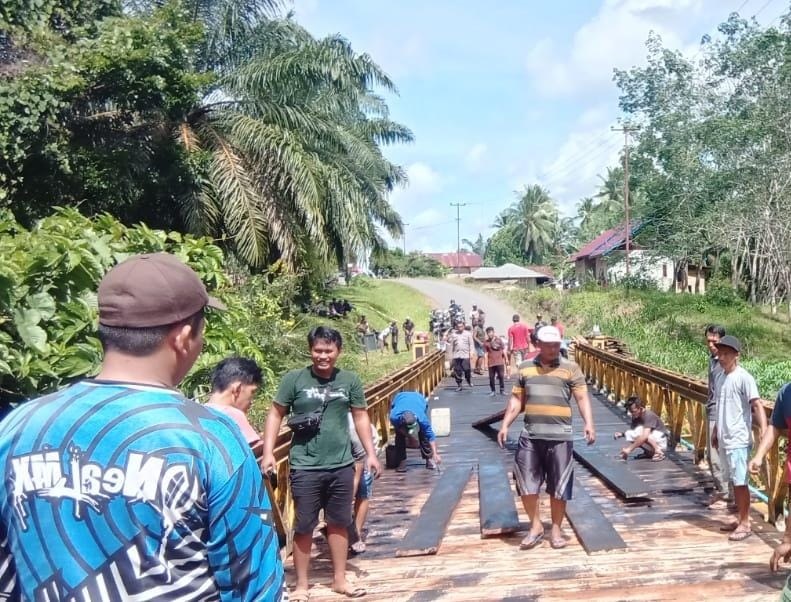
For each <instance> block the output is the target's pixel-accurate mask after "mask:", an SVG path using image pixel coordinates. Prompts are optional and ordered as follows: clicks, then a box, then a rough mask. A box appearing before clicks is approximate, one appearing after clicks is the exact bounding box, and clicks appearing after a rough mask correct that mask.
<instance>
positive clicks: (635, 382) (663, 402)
mask: <svg viewBox="0 0 791 602" xmlns="http://www.w3.org/2000/svg"><path fill="white" fill-rule="evenodd" d="M574 353H575V358H576V361H577V363H578V364H579V365H580V368H581V369H582V371H583V373H584V374H585V375H586V376H587V377H588V379H589V380H590V381H591V382H592V383H593V385H594V386H595V387H597V388H598V389H599V390H601V391H603V392H604V393H606V394H607V395H608V396H611V397H612V399H613V401H615V402H618V401H622V400H624V399H626V398H627V397H629V396H631V395H638V396H640V398H641V399H642V400H643V401H644V402H646V404H647V405H648V407H649V408H650V409H651V410H652V411H653V412H654V413H656V414H657V415H659V416H661V417H662V419H663V420H664V422H665V425H666V426H667V427H668V430H669V431H670V432H671V433H672V435H673V438H674V439H675V440H676V441H681V439H682V438H683V439H685V440H687V441H689V443H690V444H691V446H692V448H693V450H694V454H695V461H696V462H699V461H700V460H701V459H702V458H703V457H704V456H705V453H706V435H707V429H708V417H707V415H706V398H707V396H708V386H707V384H706V382H704V381H702V380H698V379H695V378H691V377H688V376H684V375H682V374H678V373H677V372H671V371H670V370H665V369H663V368H657V367H656V366H652V365H650V364H646V363H643V362H640V361H637V360H635V359H632V358H628V357H624V356H623V355H619V354H616V353H611V352H609V351H605V350H604V349H601V348H600V347H598V346H595V345H591V344H589V343H588V342H586V341H584V340H581V339H580V340H577V341H576V342H575V351H574ZM761 401H762V403H763V405H764V411H765V412H766V414H767V420H769V417H770V415H771V413H772V408H773V406H774V404H773V403H772V402H770V401H766V400H761ZM758 436H759V435H758V429H757V428H756V427H755V426H754V427H753V437H754V440H755V442H756V446H757V443H758ZM784 447H785V437H781V440H778V441H777V442H775V444H774V445H773V446H772V448H771V449H770V450H769V453H767V455H766V460H765V462H764V466H763V471H762V473H761V475H760V477H761V479H760V480H761V482H760V483H757V484H756V485H757V486H758V488H759V489H761V490H763V492H764V493H765V495H766V497H767V498H768V501H767V506H768V517H767V518H768V520H769V522H772V523H774V522H775V520H776V519H777V518H782V517H783V503H784V501H785V497H786V490H787V486H786V482H785V478H784V476H785V458H784V457H783V456H784V455H781V453H780V450H781V449H784Z"/></svg>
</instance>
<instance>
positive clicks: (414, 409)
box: [390, 391, 442, 472]
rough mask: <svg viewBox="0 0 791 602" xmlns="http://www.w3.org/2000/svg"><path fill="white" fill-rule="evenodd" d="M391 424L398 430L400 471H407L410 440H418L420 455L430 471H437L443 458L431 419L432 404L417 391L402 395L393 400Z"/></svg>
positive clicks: (396, 442) (397, 444) (397, 451)
mask: <svg viewBox="0 0 791 602" xmlns="http://www.w3.org/2000/svg"><path fill="white" fill-rule="evenodd" d="M390 424H392V425H393V428H394V429H395V447H396V457H397V458H398V460H399V464H398V468H397V469H396V471H398V472H405V471H406V438H407V436H409V437H412V438H415V437H416V438H417V440H418V441H419V443H420V455H421V456H422V458H423V459H424V460H425V461H426V468H428V469H429V470H433V469H435V468H436V467H437V464H439V463H440V462H442V458H441V457H440V455H439V452H438V451H437V437H436V436H435V435H434V430H433V429H432V428H431V421H429V419H428V401H426V398H425V397H423V396H422V395H421V394H420V393H418V392H417V391H401V392H400V393H397V394H396V396H395V397H394V398H393V405H392V406H391V408H390Z"/></svg>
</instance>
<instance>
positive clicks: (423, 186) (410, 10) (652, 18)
mask: <svg viewBox="0 0 791 602" xmlns="http://www.w3.org/2000/svg"><path fill="white" fill-rule="evenodd" d="M788 7H789V0H551V1H549V0H495V1H494V2H491V3H489V5H486V4H485V3H481V2H479V1H478V2H473V1H471V0H291V4H290V9H291V10H292V11H293V13H294V16H295V18H296V20H297V21H298V22H299V23H300V24H301V25H303V26H304V27H306V28H307V29H308V30H309V31H310V32H311V33H312V34H313V35H315V36H317V37H323V36H326V35H332V34H338V33H339V34H341V35H343V36H344V37H345V38H347V39H348V40H349V41H350V42H351V43H352V46H353V48H354V49H355V50H356V51H357V52H367V53H368V54H370V55H371V57H372V58H373V59H374V60H375V61H376V62H377V63H378V64H379V65H380V66H381V67H382V68H383V69H384V70H385V71H386V72H387V73H388V74H389V75H390V76H391V77H392V78H393V79H394V81H395V83H396V85H397V87H398V95H386V98H387V101H388V105H389V107H390V112H391V117H392V118H393V119H394V120H396V121H398V122H400V123H402V124H404V125H406V126H407V127H409V128H410V129H411V130H412V132H413V133H414V135H415V142H414V143H412V144H408V145H395V146H390V147H387V148H386V149H385V153H386V155H387V157H388V158H389V159H390V160H391V161H394V162H395V163H397V164H399V165H401V166H403V167H404V169H405V170H406V172H407V174H408V177H409V184H408V185H407V186H406V187H405V188H403V189H398V190H395V191H394V192H393V193H392V195H391V198H390V202H391V203H392V205H393V206H394V207H395V208H396V209H397V210H398V212H399V213H400V214H401V217H402V219H403V221H404V222H405V224H407V226H406V227H405V231H406V237H405V239H406V240H405V241H404V240H403V239H399V240H395V241H393V240H392V239H389V241H390V243H391V244H393V245H397V246H399V247H402V246H403V245H404V243H406V248H407V250H408V251H412V250H420V251H424V252H441V251H455V250H456V244H457V228H456V212H457V209H456V208H455V207H452V206H451V203H464V204H465V206H463V207H460V208H459V209H458V211H459V216H460V218H461V220H460V222H459V230H460V234H461V238H462V239H464V238H467V239H475V238H476V237H477V236H478V234H479V233H482V234H483V235H484V237H486V236H488V235H489V234H491V232H492V231H493V230H492V229H491V224H492V222H493V221H494V218H495V216H496V215H497V214H498V213H500V212H501V211H502V210H503V209H505V208H506V207H507V206H509V205H510V204H511V203H513V202H514V200H515V193H516V191H517V190H520V189H522V188H523V187H524V186H526V185H530V184H536V183H537V184H540V185H542V186H544V187H545V188H547V189H548V190H549V192H550V194H551V196H552V197H553V198H554V199H555V200H556V201H557V203H558V206H559V208H560V210H561V212H562V213H563V214H564V215H573V214H574V213H575V205H576V203H577V202H578V201H579V199H580V198H582V197H585V196H592V195H594V194H595V193H596V190H597V186H598V184H599V182H600V180H599V177H598V176H599V174H603V173H605V171H606V167H607V166H615V165H616V164H617V163H618V161H619V150H620V148H621V147H622V145H623V135H622V134H620V133H618V132H615V131H612V130H611V127H612V126H617V125H618V123H619V121H618V120H619V118H620V117H621V114H620V112H619V110H618V89H617V87H616V86H615V84H614V82H613V68H620V69H628V68H631V67H633V66H640V65H643V64H645V57H646V50H645V41H646V39H647V37H648V35H649V33H650V32H652V31H653V32H655V33H657V34H658V35H660V36H661V38H662V40H663V42H664V44H665V45H666V46H668V47H671V48H675V49H680V50H682V51H684V52H685V53H686V54H687V55H688V56H693V55H695V53H696V52H697V51H698V48H699V44H700V40H701V37H702V36H703V35H704V34H714V33H715V32H716V27H717V25H718V24H719V23H720V22H722V21H724V20H725V19H726V18H727V17H728V15H729V14H730V13H731V12H734V11H736V12H739V14H741V15H742V16H745V17H751V16H755V18H756V19H757V21H758V22H759V23H761V24H763V25H766V24H771V23H775V24H776V23H777V21H778V19H779V16H780V15H781V14H782V13H784V12H785V11H786V10H787V9H788Z"/></svg>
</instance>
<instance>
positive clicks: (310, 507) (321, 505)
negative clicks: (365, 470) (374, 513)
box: [289, 464, 354, 535]
mask: <svg viewBox="0 0 791 602" xmlns="http://www.w3.org/2000/svg"><path fill="white" fill-rule="evenodd" d="M289 476H290V480H291V497H293V498H294V511H295V518H294V532H295V533H297V534H300V535H308V534H311V533H313V530H314V529H315V528H316V525H317V524H318V522H319V510H321V509H324V520H326V521H327V524H330V525H334V526H337V527H348V526H349V524H350V523H351V522H352V501H353V500H354V492H353V491H352V490H353V489H354V465H353V464H349V466H342V467H340V468H328V469H316V470H304V469H294V468H292V469H291V473H290V475H289Z"/></svg>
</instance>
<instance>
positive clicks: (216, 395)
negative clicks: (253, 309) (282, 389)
mask: <svg viewBox="0 0 791 602" xmlns="http://www.w3.org/2000/svg"><path fill="white" fill-rule="evenodd" d="M260 386H261V368H260V367H259V366H258V364H256V363H255V361H253V360H251V359H248V358H246V357H228V358H225V359H224V360H222V361H221V362H220V363H219V364H217V366H216V367H215V368H214V372H212V375H211V397H209V401H208V402H207V403H206V405H207V406H208V407H210V408H214V409H215V410H219V411H220V412H222V413H223V414H225V415H226V416H228V417H229V418H231V419H232V420H233V421H234V422H235V423H236V424H237V425H238V426H239V430H240V431H242V437H244V438H245V440H246V441H247V443H248V444H249V445H250V447H252V448H253V453H254V454H255V457H256V458H257V457H258V456H260V455H261V452H262V451H263V443H262V441H261V436H260V435H259V434H258V433H257V432H256V430H255V429H254V428H253V427H252V425H251V424H250V422H249V421H248V420H247V412H249V411H250V406H252V405H253V399H254V398H255V394H256V392H257V391H258V387H260Z"/></svg>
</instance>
